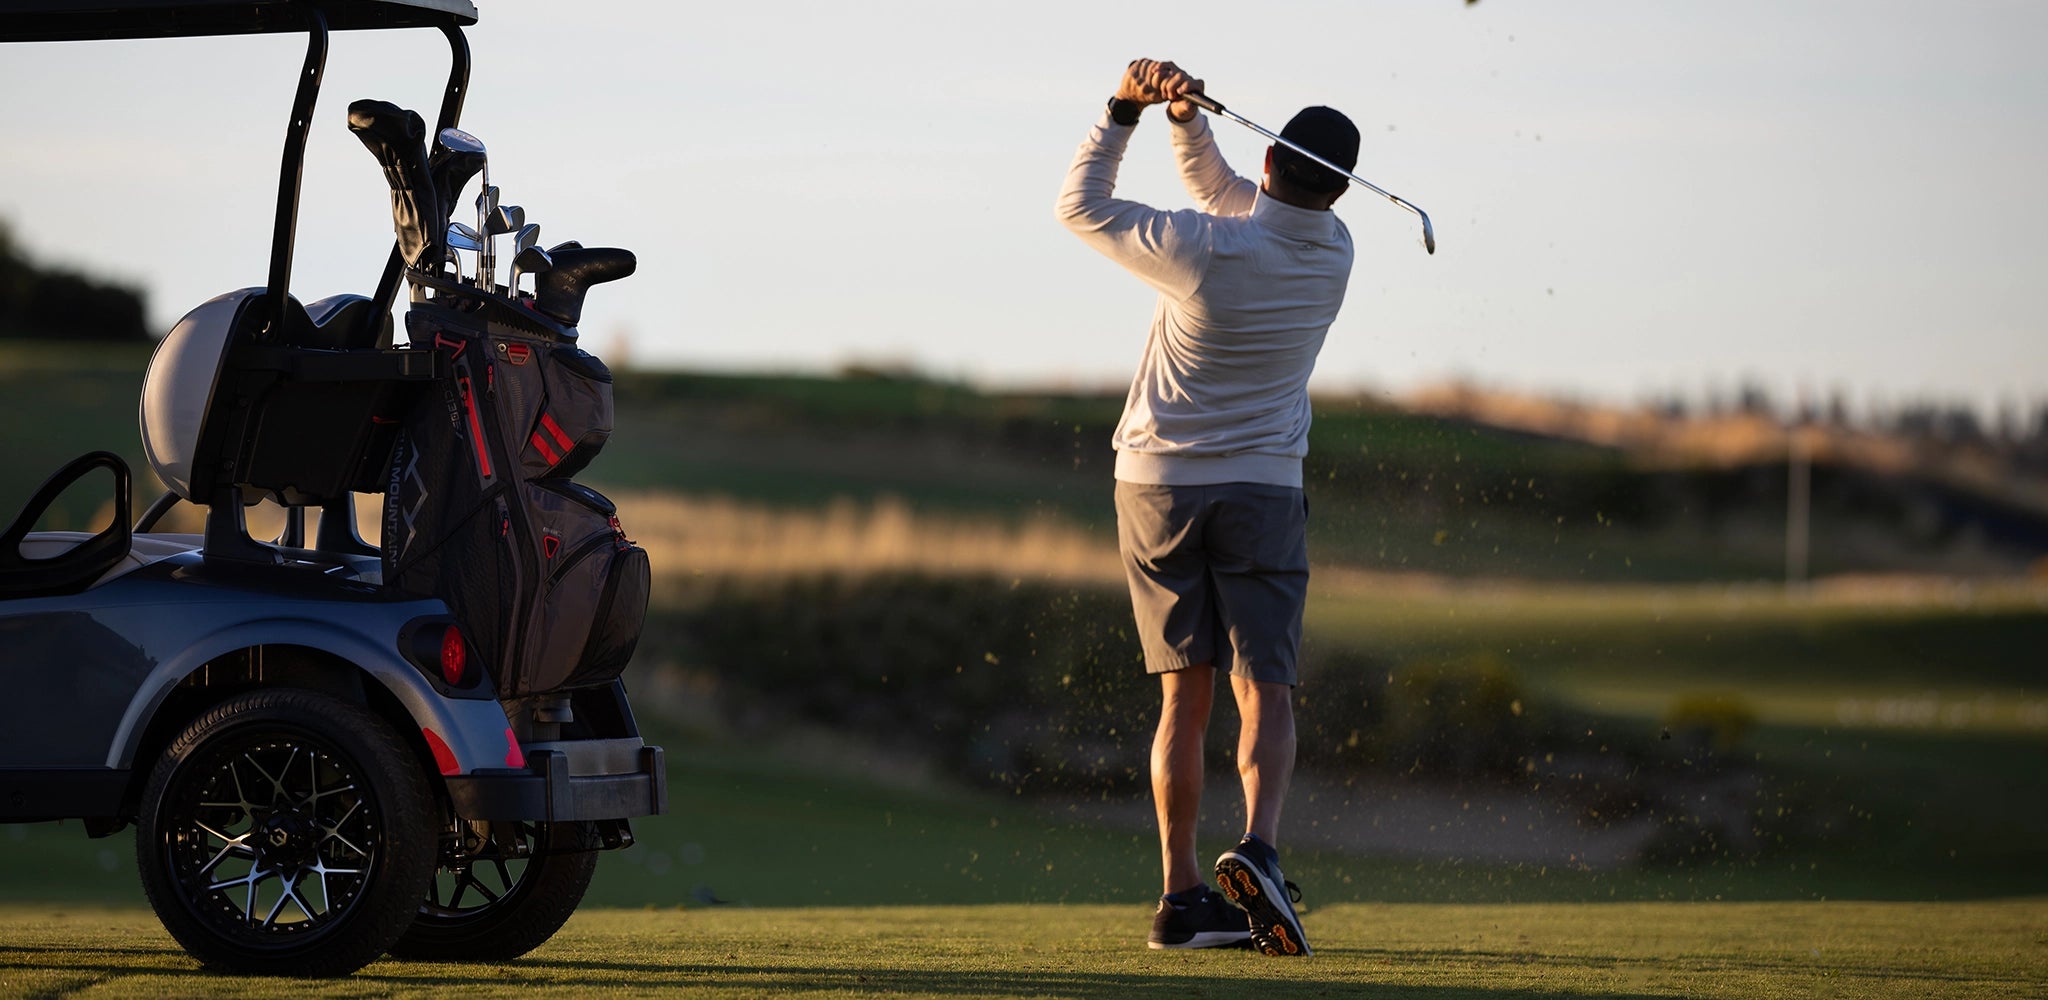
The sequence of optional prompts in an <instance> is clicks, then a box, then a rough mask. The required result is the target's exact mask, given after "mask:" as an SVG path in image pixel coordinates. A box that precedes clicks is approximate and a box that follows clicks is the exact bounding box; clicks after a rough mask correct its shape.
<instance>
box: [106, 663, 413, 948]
mask: <svg viewBox="0 0 2048 1000" xmlns="http://www.w3.org/2000/svg"><path fill="white" fill-rule="evenodd" d="M265 784H267V785H268V786H269V787H268V788H264V787H262V786H263V785H265ZM432 801H433V799H432V793H431V791H430V790H429V789H428V786H427V779H426V776H425V774H424V773H423V769H422V766H421V764H420V762H419V760H418V758H417V757H416V756H414V754H413V753H412V752H411V751H410V750H409V749H407V747H406V746H405V744H404V743H402V742H401V741H400V740H399V737H398V735H397V734H396V733H394V732H393V731H392V728H391V726H389V725H388V724H386V723H385V722H384V720H382V719H380V718H378V717H377V716H376V715H374V714H372V713H371V712H370V711H369V710H368V709H365V708H363V707H361V706H359V705H355V704H351V703H349V702H345V701H341V700H339V699H337V698H334V697H331V696H329V695H324V694H320V693H317V692H313V691H302V690H293V689H278V690H269V691H254V692H250V693H247V694H242V695H238V696H236V697H234V698H231V699H229V700H228V701H225V702H223V703H221V704H220V705H218V706H216V707H214V708H213V709H211V710H209V711H208V712H207V713H206V714H205V715H202V716H200V717H199V718H198V719H196V720H194V721H193V722H192V723H191V724H190V725H188V726H186V727H185V729H184V731H183V732H181V733H179V734H178V738H177V739H175V740H173V741H171V745H170V747H169V748H167V749H166V750H165V751H164V752H163V755H162V756H161V757H159V758H158V759H157V762H156V766H155V768H154V769H153V770H152V771H151V773H150V778H149V784H148V786H147V787H146V788H145V789H144V790H143V793H142V801H141V804H140V807H139V810H138V811H139V813H140V815H139V816H138V819H137V824H136V834H135V856H136V863H137V866H138V867H139V868H140V869H141V871H142V888H143V890H144V891H145V892H147V893H148V895H149V904H150V906H151V907H153V908H154V909H155V910H156V914H157V917H158V918H159V919H161V920H162V921H163V924H164V927H165V929H167V930H169V931H170V932H171V936H172V937H174V938H176V939H177V940H178V943H179V944H181V945H183V946H184V947H185V950H186V951H188V952H191V953H192V955H193V957H195V958H197V959H199V961H200V962H201V963H203V964H205V965H207V966H209V967H212V968H216V969H220V970H224V971H230V972H237V973H244V974H258V975H289V976H306V977H325V976H345V975H348V974H349V973H351V972H354V971H356V970H357V969H360V968H362V967H363V966H364V965H367V964H369V963H370V962H372V961H374V960H375V959H376V958H377V956H379V955H381V954H383V953H384V951H385V949H387V948H389V947H390V946H391V942H393V941H395V940H397V938H398V936H399V935H400V934H402V933H404V931H405V928H406V925H407V924H409V923H411V922H412V918H413V913H414V911H415V910H416V909H418V906H417V904H418V901H419V892H420V886H422V885H424V884H426V881H427V877H428V873H429V872H431V871H432V869H433V865H434V824H433V822H432V821H431V820H430V819H429V817H430V815H431V812H430V809H431V804H432ZM316 896H317V897H318V898H317V899H316V898H315V897H316Z"/></svg>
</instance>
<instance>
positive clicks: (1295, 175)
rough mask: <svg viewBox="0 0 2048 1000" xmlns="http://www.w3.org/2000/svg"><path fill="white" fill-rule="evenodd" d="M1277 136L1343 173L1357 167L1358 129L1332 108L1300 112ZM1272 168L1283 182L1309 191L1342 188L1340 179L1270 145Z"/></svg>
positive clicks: (1311, 161) (1341, 113)
mask: <svg viewBox="0 0 2048 1000" xmlns="http://www.w3.org/2000/svg"><path fill="white" fill-rule="evenodd" d="M1280 135H1281V136H1282V137H1283V138H1285V139H1287V140H1288V141H1290V142H1293V143H1295V144H1296V145H1299V146H1300V147H1301V148H1303V149H1306V150H1308V151H1309V152H1312V153H1314V154H1316V155H1317V156H1320V157H1322V158H1323V159H1325V160H1328V161H1330V162H1331V163H1334V164H1336V165H1338V166H1340V167H1343V168H1344V169H1346V170H1350V169H1352V168H1353V167H1356V166H1358V126H1356V125H1353V124H1351V119H1349V118H1346V117H1344V113H1343V112H1341V111H1338V110H1337V109H1335V108H1326V107H1323V106H1322V105H1320V104H1318V105H1316V106H1315V107H1312V108H1303V109H1301V111H1300V112H1299V113H1298V114H1296V115H1295V116H1294V117H1293V118H1291V119H1289V120H1288V122H1287V127H1286V128H1283V129H1281V130H1280ZM1273 168H1274V170H1275V171H1276V172H1278V173H1279V174H1280V175H1281V176H1282V177H1285V178H1286V179H1287V182H1288V183H1290V184H1293V185H1295V186H1297V187H1301V188H1305V189H1307V190H1310V191H1318V192H1329V191H1335V190H1337V189H1338V188H1341V187H1343V186H1344V177H1343V175H1341V174H1337V173H1334V172H1332V171H1331V170H1330V169H1329V168H1327V167H1324V166H1322V165H1321V164H1319V163H1316V162H1315V161H1314V160H1311V159H1309V158H1308V157H1305V156H1302V155H1301V154H1299V153H1296V152H1295V151H1294V150H1291V149H1288V148H1287V147H1286V146H1282V145H1279V144H1277V143H1276V144H1274V146H1273Z"/></svg>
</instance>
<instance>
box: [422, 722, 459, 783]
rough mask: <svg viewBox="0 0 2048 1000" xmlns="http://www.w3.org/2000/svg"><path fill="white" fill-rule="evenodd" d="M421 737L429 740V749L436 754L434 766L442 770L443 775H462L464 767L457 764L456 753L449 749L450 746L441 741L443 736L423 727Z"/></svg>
mask: <svg viewBox="0 0 2048 1000" xmlns="http://www.w3.org/2000/svg"><path fill="white" fill-rule="evenodd" d="M420 735H422V736H425V737H426V738H427V749H429V750H432V751H433V752H434V766H435V767H438V768H440V769H441V773H442V774H461V773H462V766H461V765H460V764H457V763H455V751H453V750H450V749H448V744H447V742H446V741H444V740H442V739H441V734H439V733H436V732H434V731H433V730H431V729H427V728H425V727H421V728H420Z"/></svg>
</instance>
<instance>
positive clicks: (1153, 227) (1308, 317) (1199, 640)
mask: <svg viewBox="0 0 2048 1000" xmlns="http://www.w3.org/2000/svg"><path fill="white" fill-rule="evenodd" d="M1202 88H1203V83H1202V81H1200V80H1197V79H1194V78H1193V77H1190V76H1189V75H1188V74H1186V73H1185V72H1183V71H1181V69H1180V68H1179V67H1177V66H1175V65H1174V64H1173V63H1170V62H1157V61H1154V60H1150V59H1139V60H1137V61H1135V62H1133V63H1131V64H1130V66H1129V67H1127V68H1126V69H1125V71H1124V75H1123V78H1122V80H1121V81H1119V83H1118V85H1117V89H1116V96H1115V97H1113V98H1111V99H1110V102H1109V107H1108V109H1107V110H1106V111H1105V112H1104V113H1103V115H1102V117H1101V118H1100V120H1098V121H1097V122H1096V124H1095V127H1094V129H1093V130H1091V131H1090V132H1089V135H1088V138H1087V140H1086V141H1084V142H1083V143H1082V144H1081V149H1080V152H1079V153H1078V154H1077V155H1076V156H1075V157H1074V163H1073V166H1072V167H1071V168H1069V169H1068V171H1067V179H1066V184H1065V186H1064V187H1063V188H1062V189H1061V191H1060V197H1059V203H1058V208H1057V211H1058V215H1059V218H1060V221H1061V222H1064V223H1065V224H1066V226H1067V228H1069V229H1071V230H1073V232H1074V234H1075V235H1077V236H1079V237H1081V239H1082V240H1083V241H1084V242H1086V243H1087V244H1088V245H1089V246H1092V247H1094V248H1095V249H1096V250H1099V251H1101V252H1102V253H1103V254H1104V255H1106V256H1108V257H1109V258H1110V259H1111V260H1114V261H1116V262H1117V263H1119V264H1122V265H1123V266H1124V268H1125V269H1126V270H1129V271H1130V272H1131V273H1133V274H1135V275H1137V276H1138V277H1139V278H1140V279H1142V280H1143V281H1144V282H1145V283H1146V284H1148V285H1151V286H1152V287H1153V288H1154V289H1157V290H1158V292H1159V303H1158V306H1157V308H1156V310H1155V311H1154V313H1153V318H1152V331H1151V334H1150V336H1149V337H1148V339H1147V340H1146V344H1145V353H1144V356H1143V359H1142V360H1141V361H1140V362H1139V365H1138V372H1137V376H1136V377H1135V378H1134V379H1132V381H1131V391H1130V395H1129V398H1128V399H1127V401H1126V402H1125V404H1124V414H1123V420H1122V421H1121V422H1120V423H1119V424H1118V426H1117V430H1116V439H1115V447H1116V451H1117V459H1116V511H1117V538H1118V543H1119V547H1120V549H1121V551H1122V555H1123V561H1124V569H1125V575H1126V577H1127V578H1128V580H1129V582H1130V590H1131V605H1132V609H1133V612H1134V614H1135V616H1136V619H1137V626H1138V633H1139V636H1140V638H1141V640H1142V642H1143V644H1144V648H1145V667H1146V670H1147V672H1149V673H1154V674H1158V675H1159V680H1160V687H1161V695H1162V701H1163V705H1162V708H1161V710H1160V715H1159V728H1158V731H1157V733H1156V734H1155V735H1154V738H1153V741H1152V795H1153V800H1154V805H1155V808H1156V810H1157V812H1158V818H1159V845H1160V855H1161V861H1162V863H1163V867H1164V869H1165V884H1164V893H1165V895H1164V896H1163V897H1162V898H1161V899H1160V903H1159V910H1158V913H1157V915H1156V916H1155V918H1154V920H1153V925H1152V934H1151V937H1150V939H1149V940H1148V942H1147V943H1148V944H1149V945H1150V946H1151V947H1154V948H1205V947H1216V946H1221V945H1232V944H1240V943H1242V942H1244V941H1245V940H1246V939H1247V937H1249V939H1250V940H1251V942H1252V943H1253V944H1254V945H1255V946H1256V947H1257V948H1258V949H1259V950H1260V951H1263V952H1265V953H1266V954H1269V955H1307V954H1309V946H1308V941H1307V940H1306V939H1305V938H1304V936H1303V934H1302V928H1301V921H1300V919H1299V917H1298V916H1297V915H1296V913H1295V910H1294V906H1293V898H1291V897H1290V893H1293V892H1295V891H1296V890H1295V887H1294V886H1293V885H1292V884H1291V883H1289V882H1288V881H1287V880H1286V879H1285V878H1284V877H1282V875H1281V873H1280V864H1279V856H1278V854H1277V853H1276V852H1275V850H1274V846H1273V845H1274V844H1275V843H1276V842H1277V840H1278V831H1279V826H1280V807H1281V803H1282V801H1283V800H1284V799H1285V798H1286V795H1287V785H1288V781H1289V780H1290V778H1291V776H1292V774H1293V771H1294V706H1293V688H1294V684H1295V658H1296V652H1297V650H1298V647H1299V646H1300V642H1301V618H1302V604H1303V600H1304V598H1305V596H1306V594H1307V590H1308V550H1307V547H1306V542H1305V532H1306V527H1307V523H1308V507H1307V502H1306V500H1305V498H1304V497H1303V494H1302V489H1301V460H1302V456H1304V455H1306V454H1307V453H1308V428H1309V399H1308V377H1309V373H1310V372H1311V371H1312V370H1313V369H1314V367H1315V360H1316V354H1317V352H1318V351H1320V350H1321V349H1322V346H1323V338H1324V335H1325V334H1326V333H1327V332H1328V331H1329V328H1330V323H1331V321H1332V320H1334V319H1336V318H1337V309H1338V307H1339V306H1341V305H1342V304H1343V301H1344V287H1345V283H1346V282H1347V281H1348V280H1349V278H1350V275H1351V234H1350V233H1349V231H1347V230H1346V229H1345V227H1344V224H1343V223H1342V222H1341V221H1339V220H1338V219H1337V217H1336V215H1334V214H1333V213H1332V212H1331V211H1330V206H1331V205H1332V204H1333V203H1334V202H1336V200H1337V198H1338V196H1340V195H1342V194H1343V193H1344V191H1345V178H1344V177H1343V176H1340V175H1339V174H1337V173H1336V172H1334V171H1331V170H1329V169H1328V168H1326V167H1323V166H1321V165H1318V164H1316V163H1315V162H1314V161H1312V160H1310V159H1309V158H1308V157H1305V156H1302V155H1300V154H1299V153H1297V152H1295V151H1294V150H1292V149H1288V148H1287V147H1285V146H1282V145H1279V144H1275V145H1274V146H1272V147H1270V148H1269V149H1268V150H1267V152H1266V164H1265V183H1264V184H1263V185H1258V184H1254V183H1252V182H1251V181H1250V180H1247V179H1245V178H1242V177H1239V176H1238V175H1237V174H1235V173H1233V172H1232V171H1231V169H1230V167H1229V166H1228V165H1227V164H1225V163H1224V162H1223V156H1222V154H1220V153H1219V152H1218V151H1217V149H1216V142H1215V138H1214V136H1212V135H1211V134H1210V131H1209V125H1208V123H1207V120H1206V119H1205V118H1204V117H1203V116H1202V114H1201V113H1200V110H1199V109H1198V108H1197V106H1196V104H1195V103H1194V102H1192V101H1190V100H1188V99H1186V98H1187V95H1189V94H1200V93H1201V92H1202ZM1153 104H1167V105H1168V107H1167V109H1166V114H1167V118H1168V119H1169V121H1170V122H1171V125H1170V131H1171V133H1172V136H1173V150H1174V155H1175V158H1176V160H1177V161H1178V163H1179V166H1180V175H1181V180H1182V181H1183V182H1184V183H1185V184H1186V185H1187V189H1188V193H1189V194H1190V195H1191V196H1193V198H1194V200H1195V204H1196V205H1197V206H1198V208H1195V209H1183V210H1180V211H1175V212H1168V211H1162V210H1160V209H1156V208H1152V207H1149V206H1146V205H1141V204H1138V203H1137V202H1132V201H1125V200H1121V199H1118V198H1116V197H1115V196H1114V191H1115V187H1116V175H1117V166H1118V164H1119V162H1120V161H1121V160H1122V158H1123V153H1124V146H1125V145H1126V144H1127V143H1128V142H1129V141H1130V137H1131V133H1132V131H1133V130H1134V128H1135V126H1136V125H1137V124H1138V120H1139V117H1140V113H1141V112H1143V111H1144V110H1145V108H1146V107H1147V106H1149V105H1153ZM1281 135H1282V136H1283V137H1284V138H1286V139H1287V140H1289V141H1291V142H1293V143H1295V144H1297V145H1300V146H1302V147H1305V148H1307V149H1309V150H1311V151H1313V152H1314V153H1315V154H1316V155H1318V156H1321V157H1322V158H1324V159H1326V160H1328V161H1330V162H1331V163H1332V164H1335V165H1337V166H1340V167H1343V168H1344V169H1345V170H1349V169H1351V168H1352V167H1353V166H1354V165H1356V163H1357V161H1358V130H1357V129H1356V128H1355V127H1353V126H1352V124H1351V122H1350V120H1349V119H1347V118H1345V117H1344V116H1343V115H1341V114H1339V113H1337V112H1336V111H1333V110H1331V109H1329V108H1324V107H1312V108H1308V109H1305V110H1303V111H1302V112H1301V113H1300V114H1297V115H1295V116H1294V119H1293V120H1292V121H1290V122H1288V123H1287V127H1286V129H1285V130H1283V131H1282V132H1281ZM1219 667H1221V668H1224V669H1226V670H1227V671H1228V672H1229V675H1230V686H1231V691H1232V693H1233V694H1234V695H1235V698H1236V702H1237V709H1238V714H1239V718H1240V724H1241V728H1240V730H1239V735H1238V744H1237V769H1238V776H1239V777H1240V779H1242V781H1243V784H1244V798H1245V813H1246V828H1247V831H1246V833H1245V836H1244V839H1243V840H1242V841H1240V842H1239V843H1238V844H1237V846H1235V847H1233V848H1231V849H1230V850H1228V851H1226V852H1224V854H1223V856H1222V857H1220V858H1218V859H1217V861H1216V865H1215V874H1216V881H1217V885H1218V887H1219V888H1221V889H1222V890H1223V893H1224V895H1226V896H1228V897H1229V899H1230V901H1235V902H1236V903H1237V904H1239V905H1241V906H1242V907H1243V908H1244V909H1243V910H1239V909H1238V908H1237V907H1236V906H1233V905H1231V902H1230V901H1226V900H1225V899H1223V898H1221V897H1219V896H1218V895H1217V894H1216V893H1215V892H1213V891H1211V890H1210V889H1209V888H1208V887H1207V885H1206V883H1205V880H1204V878H1203V875H1202V871H1201V868H1200V867H1199V862H1198V861H1197V859H1196V853H1195V817H1196V815H1197V813H1198V810H1199V806H1200V800H1201V794H1202V743H1203V737H1204V733H1205V731H1206V730H1207V729H1208V724H1209V709H1210V706H1211V703H1212V701H1213V698H1214V695H1215V691H1216V670H1217V668H1219ZM1247 914H1248V915H1249V918H1247Z"/></svg>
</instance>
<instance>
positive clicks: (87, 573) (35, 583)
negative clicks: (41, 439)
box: [0, 451, 140, 599]
mask: <svg viewBox="0 0 2048 1000" xmlns="http://www.w3.org/2000/svg"><path fill="white" fill-rule="evenodd" d="M95 469H106V470H108V471H110V472H112V473H113V474H114V523H113V524H110V525H108V526H107V528H106V529H105V530H103V531H100V532H98V533H97V534H89V533H86V532H79V531H63V532H53V531H39V532H35V533H33V534H31V533H30V531H29V529H31V528H33V527H35V526H36V522H37V521H39V520H42V517H43V515H44V514H46V513H48V512H49V510H50V506H51V505H52V504H54V503H56V502H57V498H58V497H59V496H62V495H63V493H64V491H65V490H67V489H69V488H70V487H71V486H72V485H73V484H75V483H77V482H78V481H79V480H80V479H83V478H85V477H86V475H87V474H88V473H91V472H92V471H94V470H95ZM129 515H130V511H129V501H128V463H126V462H123V461H121V457H120V456H119V455H115V454H114V453H112V452H106V451H95V452H91V453H89V454H86V455H81V456H79V457H77V458H74V459H72V460H71V461H70V462H69V463H67V464H66V465H65V466H64V467H63V468H62V469H59V470H57V474H56V475H53V476H51V477H50V478H49V479H47V480H44V482H43V485H41V486H39V487H37V488H36V492H35V495H34V496H31V497H30V498H29V501H28V505H27V506H25V507H23V508H22V511H21V514H20V515H19V516H17V517H16V518H15V519H14V523H13V524H10V525H8V526H7V530H6V531H4V532H0V599H11V598H20V597H53V596H57V595H61V594H76V593H78V592H79V591H82V590H85V589H87V588H89V587H91V586H93V585H94V584H96V583H98V582H99V581H101V580H102V579H106V578H107V574H108V573H109V572H110V571H112V570H114V569H115V568H117V567H119V566H120V565H121V564H122V562H123V561H125V560H127V559H128V558H129V556H130V554H131V552H132V550H133V546H134V536H133V534H132V533H131V531H130V529H129V526H128V525H129ZM138 565H140V564H138Z"/></svg>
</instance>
